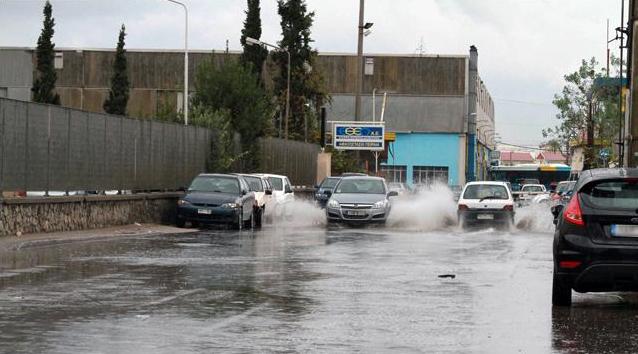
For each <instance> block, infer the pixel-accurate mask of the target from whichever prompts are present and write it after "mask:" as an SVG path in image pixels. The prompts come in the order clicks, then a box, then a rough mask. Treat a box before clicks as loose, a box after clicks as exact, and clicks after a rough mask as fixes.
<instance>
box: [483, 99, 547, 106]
mask: <svg viewBox="0 0 638 354" xmlns="http://www.w3.org/2000/svg"><path fill="white" fill-rule="evenodd" d="M492 99H493V100H494V101H501V102H510V103H518V104H528V105H532V106H554V104H553V103H547V102H534V101H522V100H514V99H511V98H499V97H492Z"/></svg>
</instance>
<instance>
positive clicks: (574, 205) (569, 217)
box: [563, 194, 585, 226]
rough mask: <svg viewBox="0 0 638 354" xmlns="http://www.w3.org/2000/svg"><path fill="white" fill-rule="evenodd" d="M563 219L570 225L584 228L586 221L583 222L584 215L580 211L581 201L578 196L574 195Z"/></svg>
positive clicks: (564, 212)
mask: <svg viewBox="0 0 638 354" xmlns="http://www.w3.org/2000/svg"><path fill="white" fill-rule="evenodd" d="M563 219H565V221H567V222H568V223H570V224H574V225H578V226H584V225H585V220H583V213H582V211H581V210H580V200H579V198H578V194H574V196H573V197H572V199H571V200H570V201H569V204H567V207H566V208H565V211H563Z"/></svg>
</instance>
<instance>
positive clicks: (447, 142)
mask: <svg viewBox="0 0 638 354" xmlns="http://www.w3.org/2000/svg"><path fill="white" fill-rule="evenodd" d="M326 62H327V63H328V64H329V63H330V61H326ZM326 62H324V63H323V64H324V65H323V66H322V69H323V70H326V71H328V72H333V71H335V70H337V69H336V67H331V66H330V65H326ZM364 62H365V75H364V89H363V92H364V93H366V94H364V96H363V98H362V107H363V110H362V111H363V117H364V118H363V119H362V120H364V121H371V120H373V119H372V117H375V118H376V119H377V120H378V119H380V117H381V112H382V111H383V112H384V113H383V118H384V121H385V123H386V131H387V132H394V133H395V135H396V139H395V141H393V142H387V145H388V148H387V154H384V156H387V157H386V159H385V161H382V162H381V166H380V167H381V168H380V169H381V171H380V174H381V175H383V176H385V178H386V179H387V180H388V181H391V182H403V183H406V184H408V185H410V186H414V185H429V184H432V183H435V182H440V183H445V184H448V185H451V186H455V185H463V184H465V183H466V182H467V181H473V180H482V179H487V176H488V169H489V154H490V151H492V150H494V149H495V142H494V134H495V121H494V103H493V101H492V98H491V97H490V94H489V92H488V90H487V88H486V86H485V84H484V82H483V81H482V80H481V78H480V76H479V74H478V51H477V50H476V48H475V47H474V46H472V47H471V48H470V52H469V55H447V56H442V55H416V56H415V55H407V56H386V55H369V56H366V58H365V61H364ZM347 78H348V75H343V76H340V75H332V76H331V75H328V84H329V87H333V88H340V87H347V85H346V84H344V83H342V82H341V81H340V80H347ZM335 80H337V81H336V82H335ZM333 90H334V89H333ZM373 93H374V96H373ZM384 93H386V94H387V102H386V105H385V109H383V107H382V104H381V102H382V101H383V100H382V95H383V94H384ZM331 95H332V105H331V107H330V109H329V111H328V120H329V121H332V122H338V121H353V120H354V119H353V116H354V96H353V95H352V93H351V92H332V93H331ZM373 97H374V98H373ZM364 155H365V154H364ZM370 156H371V154H370ZM368 158H369V157H368ZM371 161H373V160H371ZM370 165H372V166H373V165H374V164H370ZM372 172H374V171H372Z"/></svg>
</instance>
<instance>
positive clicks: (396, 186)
mask: <svg viewBox="0 0 638 354" xmlns="http://www.w3.org/2000/svg"><path fill="white" fill-rule="evenodd" d="M388 190H390V192H392V191H394V192H397V194H398V195H406V194H408V193H410V188H409V187H408V186H407V185H406V184H405V183H400V182H390V183H388Z"/></svg>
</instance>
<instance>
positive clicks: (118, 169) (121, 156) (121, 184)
mask: <svg viewBox="0 0 638 354" xmlns="http://www.w3.org/2000/svg"><path fill="white" fill-rule="evenodd" d="M123 156H124V117H123V116H120V161H119V162H118V166H117V167H118V168H117V171H119V173H120V176H119V177H120V181H119V185H120V188H119V190H118V191H117V194H122V190H123V189H124V188H122V187H124V166H123V163H122V159H123Z"/></svg>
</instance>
